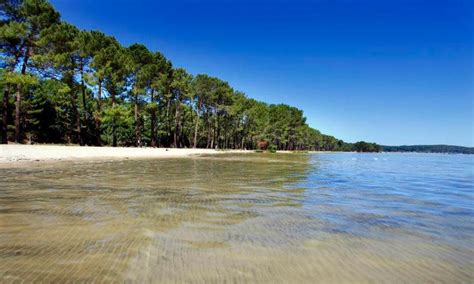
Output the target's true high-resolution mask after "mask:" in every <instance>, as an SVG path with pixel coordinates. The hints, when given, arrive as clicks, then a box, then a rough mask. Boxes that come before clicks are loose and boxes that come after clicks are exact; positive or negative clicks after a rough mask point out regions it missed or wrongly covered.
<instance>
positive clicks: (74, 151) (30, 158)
mask: <svg viewBox="0 0 474 284" xmlns="http://www.w3.org/2000/svg"><path fill="white" fill-rule="evenodd" d="M253 152H254V151H251V150H215V149H200V148H197V149H194V148H151V147H148V148H136V147H108V146H103V147H97V146H70V145H23V144H8V145H0V165H3V166H5V165H13V164H15V165H19V164H28V163H31V162H54V161H84V160H104V159H106V160H108V159H111V160H127V159H162V158H185V157H192V156H199V155H217V154H226V153H253Z"/></svg>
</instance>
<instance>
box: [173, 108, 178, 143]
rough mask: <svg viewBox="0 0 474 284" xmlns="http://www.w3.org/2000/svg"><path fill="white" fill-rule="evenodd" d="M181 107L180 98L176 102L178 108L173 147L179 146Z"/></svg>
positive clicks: (175, 116)
mask: <svg viewBox="0 0 474 284" xmlns="http://www.w3.org/2000/svg"><path fill="white" fill-rule="evenodd" d="M179 107H180V103H179V100H178V102H177V103H176V110H175V112H174V133H173V147H174V148H178V147H179V142H178V137H179V130H180V129H179Z"/></svg>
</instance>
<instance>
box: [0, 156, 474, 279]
mask: <svg viewBox="0 0 474 284" xmlns="http://www.w3.org/2000/svg"><path fill="white" fill-rule="evenodd" d="M473 183H474V156H465V155H436V154H314V155H309V154H307V155H305V154H248V155H244V154H241V155H222V156H212V157H196V158H186V159H169V160H140V161H139V160H126V161H94V162H84V161H83V162H54V163H36V164H34V163H33V164H31V165H28V166H21V167H15V168H12V169H7V168H1V169H0V186H1V187H0V282H13V281H15V280H23V281H24V282H25V283H30V282H34V281H37V282H38V281H40V282H41V281H42V282H59V283H61V282H65V281H86V282H113V281H137V282H159V283H163V282H165V283H166V282H209V281H216V282H222V281H224V280H226V281H228V282H241V281H242V282H248V281H251V282H255V281H258V282H271V283H275V282H281V283H287V282H412V283H413V282H447V283H452V282H468V283H469V282H471V283H472V282H473V281H474V218H473V217H474V196H473V195H474V184H473Z"/></svg>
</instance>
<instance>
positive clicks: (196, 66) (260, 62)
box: [51, 0, 474, 146]
mask: <svg viewBox="0 0 474 284" xmlns="http://www.w3.org/2000/svg"><path fill="white" fill-rule="evenodd" d="M51 2H52V3H53V5H54V6H55V7H56V9H58V10H59V12H60V13H61V15H62V17H63V19H64V20H66V21H68V22H70V23H72V24H75V25H77V26H78V27H79V28H82V29H96V30H101V31H103V32H105V33H107V34H110V35H113V36H115V37H116V38H117V39H118V40H119V41H120V42H121V43H122V44H124V45H129V44H132V43H135V42H139V43H143V44H145V45H146V46H148V48H149V49H151V50H159V51H161V52H163V53H164V54H165V55H166V56H167V57H168V58H169V59H171V60H172V62H173V64H174V66H176V67H184V68H186V69H187V70H188V71H189V72H191V73H193V74H198V73H206V74H209V75H212V76H217V77H219V78H221V79H223V80H225V81H228V82H229V83H230V84H231V85H232V86H233V87H234V88H235V89H237V90H240V91H243V92H245V93H246V94H247V95H248V96H249V97H253V98H256V99H259V100H262V101H266V102H269V103H287V104H290V105H294V106H296V107H299V108H301V109H303V110H304V113H305V115H306V117H307V118H308V123H309V124H310V125H311V126H312V127H314V128H317V129H319V130H321V131H322V132H323V133H326V134H330V135H334V136H336V137H338V138H340V139H343V140H345V141H349V142H355V141H358V140H366V141H374V142H377V143H380V144H384V145H399V144H455V145H464V146H474V129H473V121H474V114H473V109H474V103H473V101H474V91H473V89H474V83H473V80H474V79H473V78H474V77H473V76H474V74H473V64H474V59H473V33H474V23H473V9H474V4H473V1H471V0H449V1H448V0H446V1H436V0H425V1H417V0H410V1H408V0H397V1H392V0H383V1H380V0H373V1H369V0H359V1H356V0H325V1H323V0H314V1H308V0H306V1H304V0H293V1H291V0H273V1H270V0H255V1H251V0H220V1H218V0H203V1H198V0H182V1H179V0H176V1H159V0H157V1H153V0H142V1H140V0H135V1H131V0H130V1H124V0H100V1H98V0H53V1H51Z"/></svg>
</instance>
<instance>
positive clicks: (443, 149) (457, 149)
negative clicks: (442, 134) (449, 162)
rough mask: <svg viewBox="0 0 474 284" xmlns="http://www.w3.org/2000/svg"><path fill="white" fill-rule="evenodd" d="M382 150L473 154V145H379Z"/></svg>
mask: <svg viewBox="0 0 474 284" xmlns="http://www.w3.org/2000/svg"><path fill="white" fill-rule="evenodd" d="M381 147H382V151H384V152H420V153H452V154H474V147H462V146H452V145H412V146H381Z"/></svg>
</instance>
